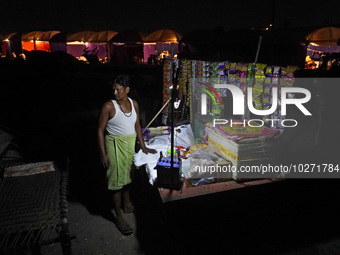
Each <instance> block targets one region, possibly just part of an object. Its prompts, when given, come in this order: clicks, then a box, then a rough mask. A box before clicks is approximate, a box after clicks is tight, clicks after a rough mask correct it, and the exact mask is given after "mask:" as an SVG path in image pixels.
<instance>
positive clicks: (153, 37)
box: [144, 28, 183, 62]
mask: <svg viewBox="0 0 340 255" xmlns="http://www.w3.org/2000/svg"><path fill="white" fill-rule="evenodd" d="M182 37H183V35H182V34H181V33H179V32H177V31H175V30H172V29H168V28H164V29H159V30H156V31H154V32H152V33H151V34H149V35H148V36H147V37H146V38H145V39H144V61H145V62H146V61H147V60H148V58H149V57H150V56H151V55H159V54H161V53H162V52H168V53H169V54H171V52H173V53H174V54H177V53H178V52H179V50H178V42H179V41H180V40H181V38H182ZM152 45H153V46H152Z"/></svg>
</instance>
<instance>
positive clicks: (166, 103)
mask: <svg viewBox="0 0 340 255" xmlns="http://www.w3.org/2000/svg"><path fill="white" fill-rule="evenodd" d="M170 101H171V97H170V98H169V99H168V101H166V102H165V104H164V105H163V106H162V108H161V109H160V110H159V112H157V114H156V115H155V117H153V119H152V120H151V121H150V122H149V124H148V125H147V126H146V127H145V129H144V130H143V132H142V134H144V132H145V130H146V129H147V128H148V127H149V126H150V125H151V123H152V122H153V121H154V120H155V119H156V118H157V116H158V115H159V114H160V113H161V112H162V111H163V109H164V108H165V107H166V106H167V105H168V103H169V102H170Z"/></svg>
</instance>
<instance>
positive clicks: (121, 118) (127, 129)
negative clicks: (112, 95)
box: [106, 98, 137, 135]
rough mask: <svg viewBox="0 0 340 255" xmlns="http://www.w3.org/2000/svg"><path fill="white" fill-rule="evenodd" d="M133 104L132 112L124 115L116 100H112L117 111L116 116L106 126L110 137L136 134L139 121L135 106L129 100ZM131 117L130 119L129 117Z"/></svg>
mask: <svg viewBox="0 0 340 255" xmlns="http://www.w3.org/2000/svg"><path fill="white" fill-rule="evenodd" d="M128 99H129V101H130V103H131V111H132V112H129V113H125V114H124V113H123V112H122V111H121V110H120V107H119V105H118V104H117V101H116V100H112V103H113V105H114V107H115V109H116V114H115V116H113V118H112V119H109V120H108V122H107V124H106V131H107V132H108V133H109V134H110V135H132V134H134V133H136V129H135V124H136V120H137V114H136V111H135V108H134V106H133V102H132V100H131V98H128ZM127 116H129V117H127Z"/></svg>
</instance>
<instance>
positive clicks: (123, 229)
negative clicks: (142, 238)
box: [116, 222, 133, 236]
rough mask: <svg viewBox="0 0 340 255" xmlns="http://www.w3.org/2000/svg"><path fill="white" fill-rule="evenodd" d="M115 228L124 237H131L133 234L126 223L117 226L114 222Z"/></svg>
mask: <svg viewBox="0 0 340 255" xmlns="http://www.w3.org/2000/svg"><path fill="white" fill-rule="evenodd" d="M116 226H117V228H118V230H119V231H120V232H121V233H122V234H123V235H125V236H128V235H131V234H132V233H133V228H132V227H131V226H130V224H129V223H127V222H126V223H125V224H124V225H119V224H118V222H116Z"/></svg>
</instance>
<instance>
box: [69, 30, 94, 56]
mask: <svg viewBox="0 0 340 255" xmlns="http://www.w3.org/2000/svg"><path fill="white" fill-rule="evenodd" d="M95 33H96V32H94V31H89V30H85V31H79V32H76V33H69V34H67V35H66V48H67V53H68V54H70V55H72V56H74V57H76V58H80V57H81V56H83V55H84V54H87V53H88V52H87V50H88V49H87V45H86V43H87V41H88V40H89V38H90V37H91V36H93V35H94V34H95Z"/></svg>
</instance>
